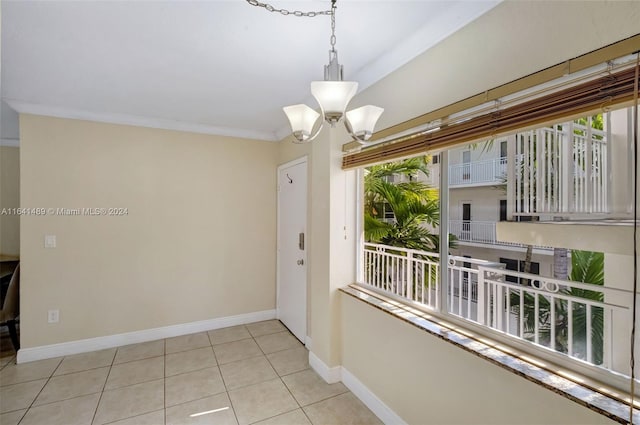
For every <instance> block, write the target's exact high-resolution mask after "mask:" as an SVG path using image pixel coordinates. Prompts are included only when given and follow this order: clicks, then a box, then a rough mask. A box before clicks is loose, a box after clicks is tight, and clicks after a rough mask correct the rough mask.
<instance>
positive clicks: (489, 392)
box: [341, 294, 613, 425]
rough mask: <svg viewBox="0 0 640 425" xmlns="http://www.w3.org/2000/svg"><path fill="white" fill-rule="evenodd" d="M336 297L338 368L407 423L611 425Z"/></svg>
mask: <svg viewBox="0 0 640 425" xmlns="http://www.w3.org/2000/svg"><path fill="white" fill-rule="evenodd" d="M341 298H342V328H343V329H342V331H343V342H342V344H343V354H342V365H343V367H344V368H346V369H347V370H348V371H349V372H351V373H352V374H354V375H355V376H356V377H357V378H358V379H359V380H360V381H361V382H362V383H363V384H364V385H366V386H367V387H368V388H369V389H370V390H371V391H373V393H374V394H376V396H378V398H380V399H381V400H382V401H383V402H384V403H385V404H386V405H387V406H389V408H391V409H392V410H393V411H394V412H395V413H396V414H398V415H399V416H400V417H402V419H403V420H404V421H405V422H406V423H408V424H420V425H428V424H474V425H475V424H563V425H568V424H604V423H613V422H612V421H610V420H608V419H607V418H606V417H604V416H602V415H599V414H597V413H595V412H593V411H591V410H588V409H586V408H584V407H582V406H580V405H579V404H577V403H575V402H573V401H570V400H568V399H566V398H564V397H562V396H560V395H558V394H556V393H554V392H552V391H549V390H547V389H545V388H543V387H541V386H538V385H536V384H534V383H531V382H529V381H527V380H526V379H523V378H521V377H520V376H517V375H515V374H514V373H512V372H509V371H506V370H504V369H502V368H501V367H498V366H496V365H494V364H492V363H490V362H488V361H486V360H484V359H481V358H479V357H476V356H474V355H473V354H470V353H468V352H466V351H464V350H462V349H460V348H457V347H455V346H454V345H452V344H450V343H448V342H445V341H442V340H440V339H439V338H437V337H435V336H432V335H430V334H427V333H426V332H424V331H421V330H419V329H417V328H415V327H413V326H411V325H409V324H407V323H405V322H403V321H402V320H399V319H396V318H394V317H392V316H389V315H388V314H386V313H383V312H382V311H380V310H378V309H376V308H374V307H372V306H369V305H367V304H365V303H363V302H362V301H358V300H355V299H354V298H352V297H350V296H348V295H345V294H341ZM370 329H375V332H370V331H367V330H370Z"/></svg>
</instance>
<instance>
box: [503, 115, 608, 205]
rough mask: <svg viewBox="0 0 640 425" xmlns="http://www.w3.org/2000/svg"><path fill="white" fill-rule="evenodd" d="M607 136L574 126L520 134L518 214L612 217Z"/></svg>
mask: <svg viewBox="0 0 640 425" xmlns="http://www.w3.org/2000/svg"><path fill="white" fill-rule="evenodd" d="M608 161H609V159H608V148H607V140H606V133H605V132H603V131H600V130H596V129H594V128H592V127H591V118H589V119H588V124H587V125H586V126H585V125H580V124H577V123H575V122H569V123H565V124H561V125H556V126H553V127H545V128H539V129H535V130H531V131H526V132H522V133H518V134H516V159H515V161H514V167H515V168H514V176H515V185H514V189H513V191H514V192H515V193H514V195H515V202H514V203H513V205H514V208H515V213H516V214H520V215H540V214H558V215H571V214H592V213H607V212H608V211H609V191H608V172H609V166H608Z"/></svg>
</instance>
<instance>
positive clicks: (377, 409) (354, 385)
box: [341, 367, 407, 425]
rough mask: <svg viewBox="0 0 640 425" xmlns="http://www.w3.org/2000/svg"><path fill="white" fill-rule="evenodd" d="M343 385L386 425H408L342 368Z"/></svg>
mask: <svg viewBox="0 0 640 425" xmlns="http://www.w3.org/2000/svg"><path fill="white" fill-rule="evenodd" d="M341 369H342V371H341V375H342V383H343V384H344V386H345V387H347V388H349V390H351V392H352V393H353V394H354V395H355V396H356V397H358V398H359V399H360V401H361V402H363V403H364V405H365V406H367V407H368V408H369V410H371V411H372V412H373V413H375V415H376V416H377V417H378V418H379V419H380V420H381V421H382V422H384V423H385V424H386V425H391V424H393V425H406V424H407V423H406V422H405V421H403V420H402V418H401V417H400V416H398V414H397V413H396V412H394V411H393V410H391V409H390V408H389V406H387V405H386V404H384V402H383V401H382V400H380V399H379V398H378V397H377V396H376V395H375V394H374V393H372V392H371V390H370V389H369V388H367V387H366V386H365V385H364V384H363V383H362V382H361V381H360V380H359V379H358V378H356V377H355V376H354V375H352V374H351V372H349V371H348V370H347V369H345V368H344V367H342V368H341Z"/></svg>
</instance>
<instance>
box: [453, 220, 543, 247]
mask: <svg viewBox="0 0 640 425" xmlns="http://www.w3.org/2000/svg"><path fill="white" fill-rule="evenodd" d="M449 233H451V234H452V235H455V237H456V238H458V241H461V242H474V243H484V244H491V245H504V246H517V247H523V246H525V245H523V244H519V243H516V242H502V241H498V240H496V222H495V221H467V220H449ZM536 247H537V248H546V247H539V246H536Z"/></svg>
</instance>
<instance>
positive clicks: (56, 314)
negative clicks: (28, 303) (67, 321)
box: [47, 310, 60, 323]
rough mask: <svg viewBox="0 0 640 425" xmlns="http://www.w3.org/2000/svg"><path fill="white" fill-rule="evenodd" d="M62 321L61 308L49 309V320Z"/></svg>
mask: <svg viewBox="0 0 640 425" xmlns="http://www.w3.org/2000/svg"><path fill="white" fill-rule="evenodd" d="M59 321H60V310H49V314H48V316H47V322H49V323H58V322H59Z"/></svg>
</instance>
